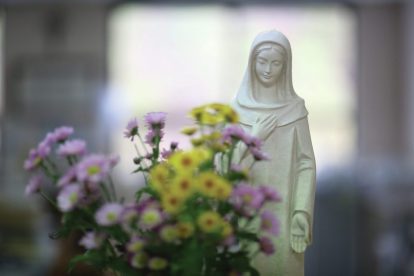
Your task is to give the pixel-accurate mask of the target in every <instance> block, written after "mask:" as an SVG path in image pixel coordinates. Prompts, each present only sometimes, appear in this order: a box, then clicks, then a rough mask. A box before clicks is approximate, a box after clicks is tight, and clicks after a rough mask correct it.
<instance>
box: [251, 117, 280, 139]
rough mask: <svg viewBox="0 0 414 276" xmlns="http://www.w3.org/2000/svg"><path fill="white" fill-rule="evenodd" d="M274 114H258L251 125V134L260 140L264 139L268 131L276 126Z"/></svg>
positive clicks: (268, 133) (267, 135)
mask: <svg viewBox="0 0 414 276" xmlns="http://www.w3.org/2000/svg"><path fill="white" fill-rule="evenodd" d="M276 120H277V118H276V116H275V114H267V115H265V116H259V117H258V118H257V120H256V122H255V124H254V125H253V128H252V135H253V136H256V137H257V138H259V139H260V140H262V141H264V140H266V139H267V137H269V135H270V133H271V132H272V131H273V130H274V129H275V126H276Z"/></svg>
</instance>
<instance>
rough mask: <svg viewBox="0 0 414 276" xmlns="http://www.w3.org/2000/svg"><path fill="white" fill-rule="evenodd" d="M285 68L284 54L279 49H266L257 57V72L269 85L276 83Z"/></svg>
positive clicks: (264, 83)
mask: <svg viewBox="0 0 414 276" xmlns="http://www.w3.org/2000/svg"><path fill="white" fill-rule="evenodd" d="M282 69H283V56H282V54H280V53H279V52H278V51H275V50H273V49H266V50H263V51H261V52H260V53H259V54H258V55H257V57H256V63H255V72H256V77H257V78H258V79H259V81H260V82H261V83H262V84H263V85H265V86H266V87H269V86H271V85H274V84H276V82H277V80H278V79H279V77H280V75H281V73H282Z"/></svg>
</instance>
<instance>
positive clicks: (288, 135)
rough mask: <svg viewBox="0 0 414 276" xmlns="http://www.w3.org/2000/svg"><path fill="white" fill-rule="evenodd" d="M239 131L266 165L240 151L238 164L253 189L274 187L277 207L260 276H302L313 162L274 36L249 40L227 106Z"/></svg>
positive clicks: (283, 52) (286, 49) (287, 59)
mask: <svg viewBox="0 0 414 276" xmlns="http://www.w3.org/2000/svg"><path fill="white" fill-rule="evenodd" d="M232 106H233V107H234V108H235V109H236V111H237V112H238V113H239V115H240V124H241V126H242V127H243V128H244V129H245V130H246V131H248V132H250V133H251V134H253V135H255V136H257V137H259V138H261V139H262V140H263V141H264V143H263V147H262V149H263V151H264V152H266V153H267V154H269V155H270V158H271V160H270V161H263V162H256V163H254V164H253V160H252V159H251V158H252V157H251V156H250V155H247V154H245V152H246V148H245V147H240V148H239V154H238V158H239V160H240V162H241V163H242V164H243V165H245V166H248V167H251V173H252V179H253V182H254V183H255V184H269V185H274V187H276V188H277V189H278V191H279V193H280V195H281V197H282V202H281V203H278V204H276V205H275V206H274V207H273V210H274V212H275V214H276V215H277V217H278V218H279V220H280V222H281V232H280V236H279V237H277V238H276V239H274V243H275V245H276V253H275V254H274V255H272V256H270V257H265V256H259V257H258V258H257V260H256V262H255V263H256V266H257V269H258V270H259V272H260V273H261V275H266V276H267V275H276V276H299V275H304V252H305V249H306V247H307V246H308V245H309V244H310V243H311V241H312V222H313V206H314V198H315V175H316V168H315V158H314V154H313V149H312V142H311V137H310V133H309V125H308V118H307V115H308V112H307V110H306V108H305V103H304V101H303V99H302V98H300V97H299V96H297V95H296V93H295V90H294V89H293V85H292V53H291V48H290V43H289V41H288V40H287V38H286V37H285V36H284V35H283V34H282V33H280V32H278V31H269V32H263V33H261V34H259V35H258V36H257V37H256V39H255V40H254V42H253V44H252V47H251V50H250V56H249V63H248V66H247V69H246V72H245V75H244V78H243V82H242V84H241V87H240V89H239V91H238V93H237V95H236V97H235V98H234V100H233V102H232Z"/></svg>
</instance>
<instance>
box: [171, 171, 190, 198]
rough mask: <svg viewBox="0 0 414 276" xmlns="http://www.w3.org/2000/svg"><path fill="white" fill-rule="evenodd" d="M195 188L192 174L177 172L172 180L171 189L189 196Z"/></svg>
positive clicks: (185, 196)
mask: <svg viewBox="0 0 414 276" xmlns="http://www.w3.org/2000/svg"><path fill="white" fill-rule="evenodd" d="M194 190H195V183H194V179H193V176H192V175H191V174H177V175H176V176H175V177H174V178H173V179H172V181H171V191H172V192H173V193H175V194H179V195H182V196H183V197H184V198H188V197H189V196H191V195H192V194H193V192H194Z"/></svg>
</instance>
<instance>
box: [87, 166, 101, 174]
mask: <svg viewBox="0 0 414 276" xmlns="http://www.w3.org/2000/svg"><path fill="white" fill-rule="evenodd" d="M100 171H101V168H100V167H99V166H90V167H89V168H88V174H89V175H94V174H97V173H99V172H100Z"/></svg>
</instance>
